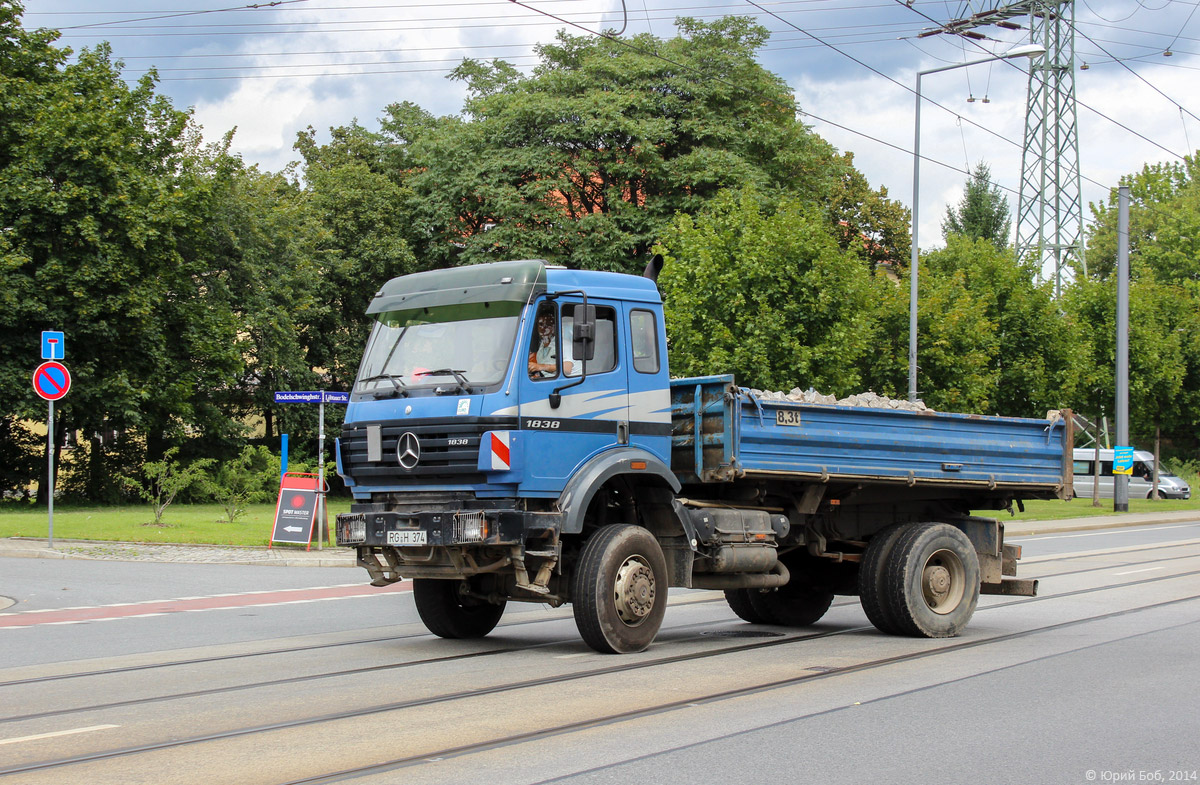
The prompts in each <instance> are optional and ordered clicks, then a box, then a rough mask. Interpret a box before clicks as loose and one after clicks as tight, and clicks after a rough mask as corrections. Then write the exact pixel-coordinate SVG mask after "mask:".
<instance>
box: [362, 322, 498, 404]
mask: <svg viewBox="0 0 1200 785" xmlns="http://www.w3.org/2000/svg"><path fill="white" fill-rule="evenodd" d="M455 311H457V313H455ZM461 314H462V310H461V309H457V308H454V307H453V306H450V307H447V308H444V309H443V308H433V309H421V311H420V312H419V313H416V312H406V313H405V314H380V321H379V322H378V323H377V324H376V325H375V329H374V330H373V331H372V333H371V338H370V340H369V341H368V342H367V351H366V353H365V354H364V355H363V360H362V365H361V366H360V367H359V369H358V381H357V382H356V383H355V385H354V391H355V392H356V393H398V392H402V391H405V390H408V389H411V388H421V387H431V386H437V385H445V384H447V383H450V384H458V383H461V382H464V381H465V383H466V385H469V386H470V387H472V388H480V387H486V386H489V385H493V384H499V383H500V382H501V381H503V379H504V372H505V370H506V369H507V368H508V360H509V357H510V356H511V354H512V348H513V342H514V340H515V338H516V332H517V322H518V319H519V317H518V316H516V315H513V316H496V317H491V318H484V319H470V318H468V319H447V318H446V317H448V316H454V315H461Z"/></svg>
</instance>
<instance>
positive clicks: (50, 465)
mask: <svg viewBox="0 0 1200 785" xmlns="http://www.w3.org/2000/svg"><path fill="white" fill-rule="evenodd" d="M48 403H49V404H50V416H49V417H47V418H46V456H47V457H46V488H47V489H48V490H47V493H46V502H47V504H48V506H47V508H46V509H47V510H48V512H49V517H50V537H49V540H50V547H51V548H53V547H54V401H48Z"/></svg>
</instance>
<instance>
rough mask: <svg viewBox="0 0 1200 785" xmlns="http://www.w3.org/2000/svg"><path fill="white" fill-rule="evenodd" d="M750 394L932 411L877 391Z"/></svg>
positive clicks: (765, 398) (795, 390)
mask: <svg viewBox="0 0 1200 785" xmlns="http://www.w3.org/2000/svg"><path fill="white" fill-rule="evenodd" d="M750 393H751V395H753V396H754V397H755V398H758V399H759V400H760V401H793V402H796V403H818V404H825V405H826V406H863V407H867V408H871V409H905V410H907V411H910V412H932V411H934V410H933V409H930V408H929V407H928V406H926V405H925V402H924V401H905V400H897V399H896V398H888V397H886V396H883V395H879V394H878V393H874V392H871V391H867V392H864V393H856V394H854V395H849V396H847V397H845V398H838V397H836V396H833V395H823V394H821V393H819V392H817V391H816V390H814V389H813V388H811V387H810V388H808V389H807V390H801V389H800V388H799V387H795V388H793V389H792V391H791V392H788V393H783V392H778V391H776V390H751V391H750Z"/></svg>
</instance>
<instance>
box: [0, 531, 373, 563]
mask: <svg viewBox="0 0 1200 785" xmlns="http://www.w3.org/2000/svg"><path fill="white" fill-rule="evenodd" d="M6 556H8V557H16V558H26V559H103V560H110V561H142V562H174V563H181V564H265V565H271V566H275V567H355V566H357V564H356V563H355V559H356V554H355V552H354V550H353V549H351V548H339V547H337V546H336V545H325V546H324V548H323V549H322V550H317V546H316V544H315V543H314V544H313V546H312V549H311V550H308V551H306V550H304V549H303V548H298V547H295V546H285V545H275V546H274V547H272V548H267V547H265V546H259V547H256V546H220V545H172V544H168V543H136V542H103V541H98V540H60V539H58V538H55V540H54V548H53V549H51V548H49V547H48V546H47V543H46V540H44V539H35V538H32V537H7V538H0V557H6Z"/></svg>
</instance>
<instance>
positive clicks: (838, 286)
mask: <svg viewBox="0 0 1200 785" xmlns="http://www.w3.org/2000/svg"><path fill="white" fill-rule="evenodd" d="M658 250H659V251H660V252H661V253H663V255H664V261H665V264H664V267H663V271H662V274H661V275H660V277H659V288H660V289H661V291H662V293H663V299H664V301H665V310H666V322H667V330H668V342H669V344H670V362H671V372H672V373H673V374H675V375H700V374H707V373H716V372H721V373H725V372H733V373H734V374H735V376H736V378H737V379H738V381H739V383H741V384H744V385H749V386H754V387H760V388H765V389H791V388H792V387H793V386H796V385H799V386H802V387H808V386H815V387H817V388H819V389H821V390H822V391H829V392H835V393H837V394H849V393H851V392H857V391H860V390H861V387H862V383H863V378H862V376H861V373H860V361H862V360H863V359H864V358H865V356H866V354H867V351H868V340H869V336H870V331H871V313H872V309H871V303H872V301H873V299H874V298H875V297H877V291H876V289H877V288H878V287H880V286H888V285H890V284H884V283H879V282H877V281H873V280H872V278H871V276H870V275H869V273H868V271H867V269H866V267H865V265H863V264H862V261H861V259H860V258H859V257H858V256H856V255H855V254H853V253H848V252H844V251H842V250H841V249H839V248H838V246H837V243H836V241H835V240H834V237H833V234H832V232H831V231H830V229H829V227H828V225H827V224H826V223H825V221H824V220H823V218H822V216H821V215H820V214H819V213H818V212H817V211H816V210H815V209H814V208H812V207H809V206H806V205H804V204H802V203H801V202H799V201H798V200H796V199H793V198H783V199H781V200H779V202H778V203H777V204H775V205H772V204H770V203H769V200H764V199H763V197H762V196H761V194H760V193H759V192H757V191H755V190H753V189H749V188H747V189H743V190H741V191H739V192H733V191H729V192H725V193H722V194H720V195H718V196H717V198H716V199H714V200H713V201H712V203H711V206H710V208H709V209H708V210H706V211H704V212H702V213H701V214H699V215H698V216H696V217H695V218H694V219H693V218H692V217H691V216H688V215H680V216H679V217H678V218H677V219H676V221H675V222H674V224H672V226H671V227H670V228H669V229H668V231H667V232H665V233H664V235H663V240H662V243H661V245H660V247H659V249H658Z"/></svg>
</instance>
